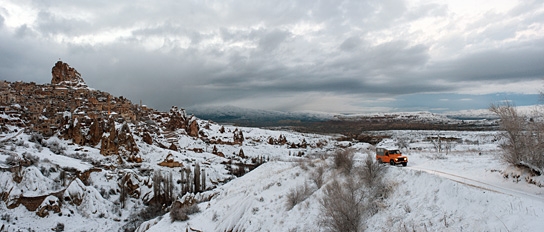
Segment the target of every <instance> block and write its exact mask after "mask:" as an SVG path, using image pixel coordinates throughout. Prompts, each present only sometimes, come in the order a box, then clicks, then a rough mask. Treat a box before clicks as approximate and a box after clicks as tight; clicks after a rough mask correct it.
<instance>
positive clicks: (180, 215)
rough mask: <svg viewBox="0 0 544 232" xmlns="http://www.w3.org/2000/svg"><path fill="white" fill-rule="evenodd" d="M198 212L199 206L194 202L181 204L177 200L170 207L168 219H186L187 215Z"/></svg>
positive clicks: (173, 220)
mask: <svg viewBox="0 0 544 232" xmlns="http://www.w3.org/2000/svg"><path fill="white" fill-rule="evenodd" d="M198 212H200V208H198V205H197V204H196V203H192V204H186V205H183V204H181V203H180V202H179V201H176V202H175V203H174V204H173V205H172V208H171V209H170V219H171V220H172V222H175V221H187V220H188V219H189V215H191V214H195V213H198Z"/></svg>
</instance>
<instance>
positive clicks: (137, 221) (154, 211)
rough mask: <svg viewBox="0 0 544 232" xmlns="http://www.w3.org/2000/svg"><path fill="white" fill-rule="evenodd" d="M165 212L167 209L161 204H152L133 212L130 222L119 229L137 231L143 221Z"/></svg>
mask: <svg viewBox="0 0 544 232" xmlns="http://www.w3.org/2000/svg"><path fill="white" fill-rule="evenodd" d="M165 213H166V211H165V210H164V208H163V207H162V206H161V205H159V204H150V205H149V206H147V207H145V208H143V209H142V210H140V211H137V212H134V213H132V214H131V215H130V217H129V218H130V220H129V222H127V223H126V224H125V225H123V226H122V227H121V228H120V229H119V231H136V229H137V228H138V226H140V225H141V224H142V223H143V222H145V221H148V220H151V219H153V218H156V217H159V216H162V215H164V214H165Z"/></svg>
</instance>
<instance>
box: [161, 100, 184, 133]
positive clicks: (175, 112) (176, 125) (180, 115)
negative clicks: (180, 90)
mask: <svg viewBox="0 0 544 232" xmlns="http://www.w3.org/2000/svg"><path fill="white" fill-rule="evenodd" d="M168 116H169V120H168V122H167V123H166V125H165V127H166V129H167V130H170V131H175V130H177V129H185V128H186V127H187V125H186V124H185V121H187V116H186V115H185V110H183V109H180V108H178V107H177V106H172V108H171V109H170V112H169V113H168Z"/></svg>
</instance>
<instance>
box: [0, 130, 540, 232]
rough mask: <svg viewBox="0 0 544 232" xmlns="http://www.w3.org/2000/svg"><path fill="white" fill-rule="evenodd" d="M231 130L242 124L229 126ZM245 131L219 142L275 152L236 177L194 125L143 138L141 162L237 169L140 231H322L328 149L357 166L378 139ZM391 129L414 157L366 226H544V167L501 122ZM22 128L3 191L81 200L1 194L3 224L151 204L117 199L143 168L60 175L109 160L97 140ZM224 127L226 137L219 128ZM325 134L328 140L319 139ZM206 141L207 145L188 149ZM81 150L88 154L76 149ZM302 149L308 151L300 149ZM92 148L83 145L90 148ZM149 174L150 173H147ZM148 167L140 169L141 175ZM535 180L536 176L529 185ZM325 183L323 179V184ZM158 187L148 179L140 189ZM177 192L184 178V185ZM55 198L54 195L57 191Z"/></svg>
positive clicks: (90, 223)
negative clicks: (505, 135)
mask: <svg viewBox="0 0 544 232" xmlns="http://www.w3.org/2000/svg"><path fill="white" fill-rule="evenodd" d="M219 128H220V126H218V125H211V127H210V129H209V130H208V131H206V133H208V135H209V137H216V138H224V139H225V140H226V139H230V138H228V137H226V136H227V135H229V136H230V135H231V134H232V133H227V134H222V133H219V132H217V131H218V130H219ZM226 129H227V130H228V131H233V130H235V129H236V128H234V127H226ZM239 129H241V130H243V132H244V136H245V138H246V139H245V141H244V143H243V144H241V145H235V146H227V145H217V147H218V148H219V149H220V150H221V151H223V152H224V153H225V154H226V156H227V157H229V156H230V157H235V156H236V155H235V154H234V153H238V152H239V150H240V149H242V148H243V150H244V152H245V154H246V155H247V156H250V157H259V156H266V157H269V158H270V161H269V162H267V163H265V164H263V165H261V166H259V167H258V168H257V169H255V170H253V171H251V172H249V173H248V174H246V175H244V176H242V177H239V178H236V177H233V176H231V175H229V174H228V173H227V172H226V171H225V169H224V168H225V167H224V165H222V164H221V162H223V161H224V159H223V158H220V157H217V156H215V155H213V154H211V153H210V152H209V151H210V150H211V147H208V146H207V144H206V143H204V142H203V141H201V140H198V139H193V138H189V137H186V136H180V137H178V141H179V144H180V145H181V147H183V148H187V150H184V151H183V152H173V151H169V150H165V149H161V148H159V147H156V146H152V145H146V144H143V143H141V142H140V139H141V138H137V142H139V147H140V149H141V152H142V154H143V155H142V157H143V158H144V160H145V161H144V163H142V164H141V167H139V168H138V169H139V170H145V169H148V168H149V169H158V170H161V171H164V172H168V171H172V172H174V173H179V170H178V169H169V168H164V167H158V166H157V165H156V164H157V163H158V162H160V161H162V160H164V158H165V157H166V155H167V154H168V153H171V154H173V157H174V159H175V160H176V161H180V162H182V163H183V164H184V165H186V166H188V167H191V165H193V164H194V163H195V162H200V163H201V165H202V166H203V167H205V168H207V169H206V170H207V171H206V173H207V176H208V179H207V182H208V185H210V186H211V185H213V183H214V182H216V181H226V180H228V179H231V178H232V180H231V181H230V182H227V183H226V184H221V183H219V184H216V185H213V186H214V187H216V188H214V189H210V190H209V191H206V192H205V193H203V194H204V195H206V196H213V197H212V198H211V200H209V201H204V202H201V203H199V205H198V207H199V208H200V212H199V213H196V214H192V215H190V216H189V220H188V221H183V222H179V221H177V222H172V221H171V219H170V217H169V213H167V214H165V215H164V216H161V217H157V218H155V219H151V220H149V221H147V222H145V223H144V224H143V225H142V226H141V227H140V231H144V229H148V231H187V230H188V231H324V230H325V229H324V228H323V226H322V224H321V223H320V221H321V219H322V213H321V212H322V208H321V205H320V203H319V202H320V199H322V198H323V197H324V192H323V187H321V188H318V187H317V185H316V184H315V183H314V182H312V179H313V178H314V177H315V173H316V169H317V167H320V166H322V167H325V172H324V174H323V176H324V180H325V185H326V184H327V183H328V182H330V180H331V179H332V177H333V176H334V175H335V170H334V169H333V168H332V166H333V165H332V158H331V156H330V155H331V152H332V151H334V150H335V149H339V147H351V148H352V149H355V150H356V155H355V160H356V167H357V166H359V165H360V164H361V163H362V161H363V160H364V158H365V156H366V155H367V154H371V155H373V151H374V146H371V145H369V144H364V143H353V142H337V141H335V140H334V139H333V138H332V137H330V136H321V135H310V134H300V133H292V132H282V131H271V130H262V129H255V128H239ZM384 133H388V134H389V135H391V136H392V138H391V139H389V140H386V141H384V142H383V144H393V145H394V144H406V147H405V148H402V150H403V152H404V153H405V154H406V155H408V157H409V163H408V166H407V167H401V166H399V167H394V166H389V165H385V166H386V168H387V170H388V172H387V174H386V179H387V181H388V182H387V183H388V184H389V186H391V187H392V188H393V192H392V194H391V195H390V197H389V198H388V199H387V201H386V202H385V204H383V205H382V206H381V209H380V211H379V212H378V213H377V214H375V215H373V216H372V217H370V218H368V219H367V220H366V222H365V223H364V225H363V228H364V229H366V230H368V231H542V228H543V227H544V220H542V219H543V218H544V188H542V187H538V186H537V185H538V184H540V185H542V184H544V179H543V178H542V177H533V176H531V175H530V174H528V173H524V172H522V171H520V170H517V169H515V168H512V167H510V166H508V165H506V164H504V163H502V162H501V161H500V159H499V157H500V154H501V150H500V149H499V148H498V144H499V143H500V140H497V133H496V132H444V131H388V132H384ZM280 135H284V136H285V137H286V138H287V140H288V141H290V142H292V143H298V144H300V143H303V142H306V143H307V144H308V145H309V146H308V147H307V148H295V149H291V148H289V147H288V144H285V145H278V144H276V145H271V144H268V142H267V140H268V139H269V138H278V137H279V136H280ZM12 136H16V139H15V142H13V143H9V144H4V147H3V148H2V154H1V155H0V164H1V166H0V168H2V169H3V172H0V181H1V182H0V190H1V192H11V193H14V192H21V194H24V196H27V197H31V196H39V195H43V194H45V193H50V192H54V191H58V190H61V189H64V188H67V189H69V192H73V193H74V194H75V195H79V196H80V197H81V198H82V199H83V203H82V204H81V205H72V204H68V203H65V204H64V205H63V206H62V209H61V213H60V214H59V213H50V214H49V215H48V216H46V217H43V218H42V217H39V216H37V215H36V213H35V212H31V211H28V210H27V209H26V208H25V207H24V206H22V205H20V206H18V207H16V208H14V209H8V208H7V203H9V199H8V200H7V201H6V200H4V201H0V216H1V218H0V219H1V220H0V222H1V223H2V225H1V226H2V229H0V231H19V230H30V231H32V230H34V231H50V230H51V229H53V228H55V227H56V225H58V224H59V223H62V224H63V225H64V228H65V231H118V230H120V229H121V228H122V226H123V225H124V224H126V223H127V222H129V221H130V219H131V217H133V215H134V213H135V212H138V210H141V209H142V208H144V207H145V206H144V205H143V204H142V202H143V201H144V198H145V197H144V196H140V197H138V198H130V199H129V200H128V201H127V207H126V208H124V209H120V208H119V205H118V204H119V193H118V180H119V177H120V176H123V175H125V174H126V173H139V172H138V171H137V170H136V169H122V168H118V169H115V170H106V169H104V170H103V171H102V172H93V173H91V179H92V183H91V184H90V185H83V184H82V183H81V182H80V181H77V180H76V181H73V182H71V183H70V184H68V186H67V187H65V186H64V185H62V184H61V183H60V182H59V175H60V173H59V172H58V169H59V168H72V169H75V170H80V171H83V170H87V169H89V168H91V167H92V166H93V165H91V163H93V162H94V163H96V162H100V163H103V164H104V163H107V162H112V161H111V160H110V159H111V158H110V157H103V156H102V155H100V154H99V151H98V150H97V149H96V148H91V147H79V146H77V145H73V144H70V143H69V142H67V141H63V140H58V139H56V138H50V139H48V140H47V141H46V143H47V144H49V146H51V145H52V144H56V143H58V144H59V145H58V146H59V147H63V148H64V149H65V152H64V155H59V154H55V153H53V152H52V150H51V148H48V147H45V146H43V147H42V146H40V145H38V144H37V143H34V142H31V141H29V135H27V134H20V135H16V133H15V132H14V133H10V134H4V135H3V138H2V141H4V142H5V141H6V139H8V138H11V137H12ZM222 136H223V137H222ZM433 137H434V138H436V137H442V138H450V139H453V141H455V142H451V143H443V144H442V146H443V150H442V151H441V152H438V151H437V150H436V144H433V143H432V142H431V141H430V140H429V139H430V138H433ZM317 144H321V145H320V146H317ZM195 147H201V148H204V152H203V153H195V152H192V151H191V150H189V149H191V148H195ZM75 151H78V152H79V153H80V154H76V153H77V152H75ZM300 152H303V153H304V154H305V155H304V157H295V156H294V154H299V153H300ZM11 153H16V154H19V155H21V154H25V153H26V154H32V155H33V156H36V157H37V158H38V159H39V160H40V163H39V164H38V165H33V166H30V167H28V168H26V169H24V170H23V172H22V175H24V178H23V181H22V182H21V183H19V184H16V183H14V182H13V181H11V180H12V178H13V174H12V173H11V172H9V171H7V167H8V166H7V164H6V160H7V159H8V157H10V155H9V154H11ZM83 153H84V154H85V155H84V156H83V155H82V154H83ZM139 175H141V174H139ZM133 178H135V180H134V181H141V183H143V182H145V181H149V180H150V179H151V178H150V177H149V176H147V177H146V176H137V175H135V176H134V177H133ZM138 178H140V179H141V180H137V179H138ZM528 180H529V181H531V182H532V183H536V185H535V184H529V183H528ZM325 185H324V186H325ZM301 186H306V187H307V189H308V192H309V194H308V196H307V197H305V198H304V199H303V200H302V201H301V202H298V203H297V204H296V205H294V206H293V207H291V206H290V205H289V204H288V200H287V199H288V197H287V196H288V195H289V194H290V193H291V192H292V191H293V190H294V189H296V188H299V187H301ZM150 190H151V189H150V187H146V186H143V185H142V186H141V189H140V191H141V192H142V195H144V194H143V193H145V192H150ZM176 191H178V189H176ZM53 200H54V199H53Z"/></svg>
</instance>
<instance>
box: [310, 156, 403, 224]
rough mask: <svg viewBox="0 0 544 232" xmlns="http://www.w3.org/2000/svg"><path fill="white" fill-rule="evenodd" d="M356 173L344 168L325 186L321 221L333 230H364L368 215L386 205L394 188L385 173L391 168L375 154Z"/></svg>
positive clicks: (321, 200)
mask: <svg viewBox="0 0 544 232" xmlns="http://www.w3.org/2000/svg"><path fill="white" fill-rule="evenodd" d="M357 169H358V171H357V172H354V173H345V172H341V173H340V174H344V175H339V176H337V177H335V178H334V179H333V180H332V181H331V182H330V183H329V184H327V185H325V187H324V190H323V191H324V195H323V198H322V199H320V204H321V208H322V212H321V215H320V223H321V225H322V226H324V227H325V228H327V229H328V230H331V231H362V230H364V223H365V221H366V219H367V218H369V217H371V216H372V215H374V214H376V213H377V212H378V211H379V210H380V209H382V208H383V205H384V201H385V200H386V198H387V197H389V195H390V192H391V191H392V190H393V185H392V184H390V183H388V182H386V181H385V179H384V175H385V174H386V172H387V168H385V167H384V166H383V165H380V164H379V163H378V162H376V161H375V160H374V159H373V157H372V156H371V155H368V156H367V158H366V159H365V160H364V161H363V163H362V165H361V166H360V167H359V166H358V167H357Z"/></svg>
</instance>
